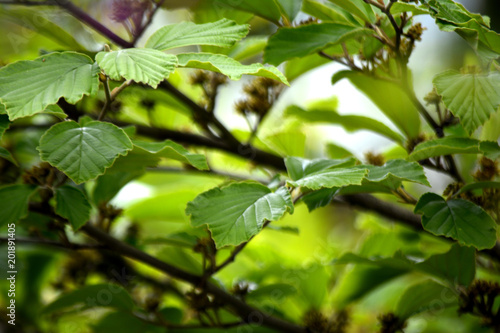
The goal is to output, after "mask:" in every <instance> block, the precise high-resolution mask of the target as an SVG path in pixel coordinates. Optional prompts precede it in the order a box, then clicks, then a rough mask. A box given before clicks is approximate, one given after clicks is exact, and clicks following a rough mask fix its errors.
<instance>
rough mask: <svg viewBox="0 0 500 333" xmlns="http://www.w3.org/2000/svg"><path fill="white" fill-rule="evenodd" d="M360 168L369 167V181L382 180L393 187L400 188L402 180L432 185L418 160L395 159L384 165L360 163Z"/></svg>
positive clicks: (385, 184) (381, 181) (384, 183)
mask: <svg viewBox="0 0 500 333" xmlns="http://www.w3.org/2000/svg"><path fill="white" fill-rule="evenodd" d="M358 168H360V169H368V171H369V173H368V177H366V179H367V180H368V181H371V182H380V183H382V184H383V185H384V186H387V187H390V188H391V189H395V188H398V187H399V186H400V185H401V182H402V181H409V182H413V183H418V184H422V185H426V186H429V187H430V186H431V184H429V181H428V180H427V177H426V176H425V173H424V168H423V167H422V166H421V165H420V164H418V163H416V162H408V161H405V160H401V159H394V160H390V161H388V162H387V163H386V164H385V165H383V166H374V165H360V166H358Z"/></svg>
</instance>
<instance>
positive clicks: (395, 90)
mask: <svg viewBox="0 0 500 333" xmlns="http://www.w3.org/2000/svg"><path fill="white" fill-rule="evenodd" d="M343 78H347V79H349V81H351V83H352V84H353V85H354V86H355V87H356V88H358V89H359V90H361V91H362V92H363V93H364V94H365V95H366V96H367V97H368V98H370V100H371V101H372V102H373V103H374V104H375V105H376V106H377V107H378V108H379V109H380V111H382V112H383V113H384V114H385V115H386V116H387V117H388V118H389V119H390V120H391V121H392V122H393V123H394V124H395V125H396V126H397V127H398V128H399V129H400V130H401V132H402V133H404V134H405V135H406V137H407V138H416V137H417V136H418V134H419V132H420V116H419V113H418V110H417V108H416V107H415V106H414V104H413V102H412V101H411V99H410V98H409V97H408V96H407V94H406V93H405V92H404V91H403V89H402V88H401V87H400V86H398V85H397V84H395V83H392V82H387V81H383V80H378V79H375V78H373V77H370V76H367V75H364V74H361V73H357V72H351V71H341V72H338V73H336V74H335V75H334V76H333V78H332V82H333V83H336V82H337V81H339V80H341V79H343Z"/></svg>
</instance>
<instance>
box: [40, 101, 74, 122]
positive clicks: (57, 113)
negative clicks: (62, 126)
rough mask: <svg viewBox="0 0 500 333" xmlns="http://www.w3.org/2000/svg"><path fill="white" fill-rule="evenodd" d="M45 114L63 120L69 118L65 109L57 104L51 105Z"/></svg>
mask: <svg viewBox="0 0 500 333" xmlns="http://www.w3.org/2000/svg"><path fill="white" fill-rule="evenodd" d="M42 113H43V114H49V115H51V116H54V117H57V118H59V119H61V120H64V119H66V118H68V115H67V114H66V113H64V111H63V109H61V107H60V106H59V105H57V104H51V105H49V106H47V107H46V108H45V110H43V112H42Z"/></svg>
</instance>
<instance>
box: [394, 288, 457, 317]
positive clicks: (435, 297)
mask: <svg viewBox="0 0 500 333" xmlns="http://www.w3.org/2000/svg"><path fill="white" fill-rule="evenodd" d="M436 302H439V306H440V309H442V308H443V307H450V306H456V305H457V303H458V298H457V294H456V292H454V291H453V290H451V289H450V288H448V287H445V286H443V285H442V284H439V283H437V282H434V281H432V280H427V281H425V282H422V283H418V284H415V285H413V286H411V287H409V288H408V289H406V291H405V292H404V294H403V295H402V296H401V298H400V300H399V302H398V305H397V306H396V311H395V314H396V315H397V316H398V317H399V318H400V319H401V320H403V321H404V320H406V319H408V318H410V317H411V316H414V315H417V314H419V313H422V312H425V311H430V310H435V309H436Z"/></svg>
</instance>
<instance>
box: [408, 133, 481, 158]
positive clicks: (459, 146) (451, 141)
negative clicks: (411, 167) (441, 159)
mask: <svg viewBox="0 0 500 333" xmlns="http://www.w3.org/2000/svg"><path fill="white" fill-rule="evenodd" d="M479 153H480V150H479V141H477V140H475V139H469V138H455V137H445V138H440V139H435V140H429V141H425V142H422V143H421V144H418V145H417V146H416V147H415V149H414V150H413V152H412V153H411V154H410V156H409V157H408V160H410V161H421V160H425V159H427V158H430V157H436V156H443V155H452V154H479Z"/></svg>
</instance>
